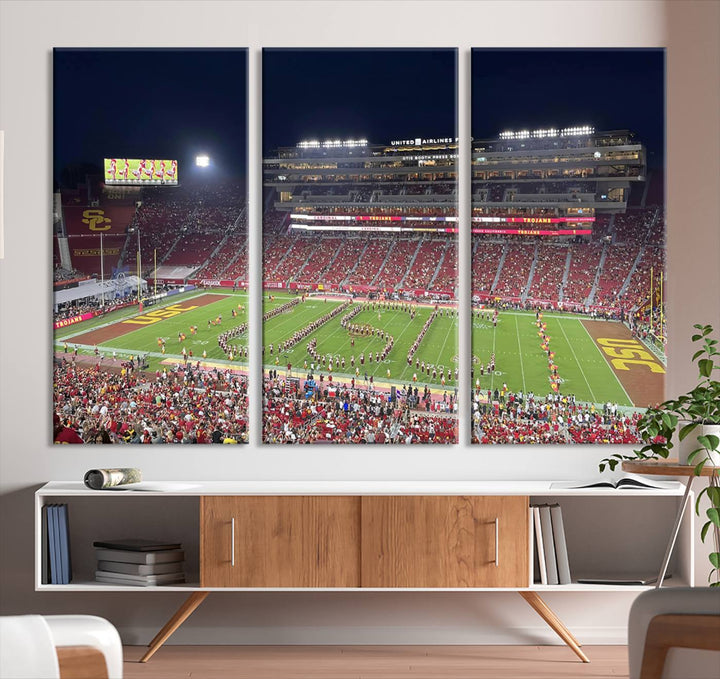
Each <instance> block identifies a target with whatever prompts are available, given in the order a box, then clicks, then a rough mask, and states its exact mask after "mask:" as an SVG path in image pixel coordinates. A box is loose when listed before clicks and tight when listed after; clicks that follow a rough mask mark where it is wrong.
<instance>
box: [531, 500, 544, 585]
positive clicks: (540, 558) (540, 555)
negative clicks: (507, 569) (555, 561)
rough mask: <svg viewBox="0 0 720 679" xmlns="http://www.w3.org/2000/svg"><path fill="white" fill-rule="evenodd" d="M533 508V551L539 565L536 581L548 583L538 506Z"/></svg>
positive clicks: (542, 583)
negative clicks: (535, 553)
mask: <svg viewBox="0 0 720 679" xmlns="http://www.w3.org/2000/svg"><path fill="white" fill-rule="evenodd" d="M532 510H533V524H534V526H535V551H536V552H537V563H538V567H539V571H538V574H537V575H538V581H539V582H540V584H541V585H547V584H548V578H547V566H546V565H545V563H546V562H545V548H544V545H543V537H542V523H541V522H540V507H538V506H534V507H533V508H532Z"/></svg>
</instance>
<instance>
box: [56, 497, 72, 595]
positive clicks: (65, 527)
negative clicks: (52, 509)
mask: <svg viewBox="0 0 720 679" xmlns="http://www.w3.org/2000/svg"><path fill="white" fill-rule="evenodd" d="M57 511H58V528H59V542H60V584H61V585H68V584H70V581H71V580H72V564H71V562H70V525H69V521H68V506H67V505H65V504H62V505H58V507H57Z"/></svg>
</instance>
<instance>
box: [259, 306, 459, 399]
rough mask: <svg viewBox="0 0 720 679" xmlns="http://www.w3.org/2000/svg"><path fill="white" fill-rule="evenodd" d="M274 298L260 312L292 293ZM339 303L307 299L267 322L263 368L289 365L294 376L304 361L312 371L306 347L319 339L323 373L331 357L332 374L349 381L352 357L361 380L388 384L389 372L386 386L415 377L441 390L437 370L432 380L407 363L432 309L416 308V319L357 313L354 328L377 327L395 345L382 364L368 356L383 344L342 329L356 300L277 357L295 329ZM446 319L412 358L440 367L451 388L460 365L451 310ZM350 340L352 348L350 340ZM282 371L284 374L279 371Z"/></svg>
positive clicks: (396, 314) (387, 313)
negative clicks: (283, 342)
mask: <svg viewBox="0 0 720 679" xmlns="http://www.w3.org/2000/svg"><path fill="white" fill-rule="evenodd" d="M273 297H274V299H273V300H272V301H270V300H269V298H268V295H266V296H265V299H264V302H263V311H264V312H268V311H270V310H271V309H273V308H274V307H276V306H279V305H282V304H284V303H286V302H288V301H290V300H291V299H294V298H295V296H294V295H282V294H279V295H276V294H273ZM340 304H341V302H340V301H330V300H328V301H325V300H324V298H319V297H309V298H307V299H306V300H305V301H304V302H302V303H300V304H299V305H297V306H295V307H294V308H293V309H292V310H291V311H289V312H286V313H281V314H279V315H277V316H275V317H273V318H270V319H269V320H268V321H266V322H265V324H264V328H263V345H264V347H265V354H264V357H263V358H264V364H265V366H266V367H268V368H273V367H277V368H286V367H287V364H288V363H290V364H291V365H292V369H293V372H295V371H296V370H297V371H299V372H300V371H304V370H305V364H306V363H307V367H308V369H310V368H311V367H312V364H313V362H314V360H315V359H314V358H313V357H312V356H310V355H309V354H308V353H307V345H308V343H309V342H310V341H311V340H312V339H314V338H316V339H317V348H316V350H317V353H318V354H320V355H324V356H325V357H326V369H324V370H323V372H324V373H327V372H328V371H327V366H328V364H329V361H330V359H331V358H332V360H333V374H334V375H338V376H347V377H348V378H349V377H351V376H353V375H354V374H355V371H354V370H353V368H352V367H351V356H353V355H354V356H355V366H356V367H357V368H358V370H359V373H360V378H361V379H364V377H365V374H366V373H367V375H368V377H369V376H371V375H372V376H373V379H374V380H382V381H388V370H389V371H390V378H389V381H390V382H394V383H398V384H407V383H409V382H410V381H412V378H413V374H415V373H416V374H417V382H418V383H420V384H429V385H431V386H433V385H434V386H437V387H439V386H441V380H440V374H439V372H438V374H437V376H436V378H435V379H434V380H433V379H432V373H431V372H429V371H428V372H426V373H424V374H423V373H422V372H421V370H420V369H418V368H416V367H415V360H413V364H412V367H411V366H409V365H408V363H407V354H408V351H409V349H410V347H411V346H412V344H413V342H415V340H416V338H417V337H418V334H419V333H420V331H421V330H422V328H423V326H424V324H425V321H426V320H427V319H428V317H429V316H430V314H431V313H432V310H433V309H432V307H430V306H427V307H424V306H417V307H416V315H415V318H414V319H411V318H410V315H409V314H408V313H407V312H406V311H402V310H397V309H396V310H391V309H378V308H376V310H375V311H371V310H365V311H361V312H360V313H359V314H358V315H357V316H355V317H354V318H353V319H352V321H351V322H352V323H355V324H368V325H370V326H372V327H374V328H379V329H381V330H383V331H385V332H386V333H389V334H390V335H392V337H393V338H394V340H395V342H394V345H393V349H392V351H390V353H389V354H388V356H387V357H386V359H385V360H384V361H381V363H380V364H379V365H378V363H377V362H376V361H375V358H373V361H372V362H370V361H369V360H368V354H369V352H371V351H372V352H373V355H374V354H375V353H376V352H379V353H381V352H382V350H383V347H384V346H385V340H383V339H382V338H380V337H378V336H375V335H372V336H351V334H350V333H349V332H348V330H347V329H346V328H343V327H342V326H341V324H340V321H341V319H342V317H343V316H344V315H345V314H346V313H348V312H350V311H351V310H352V308H353V307H355V306H361V303H359V302H356V303H354V304H353V306H351V307H349V308H348V309H347V310H345V311H344V312H343V313H340V314H339V315H337V316H336V317H334V318H333V319H331V320H330V321H328V322H327V323H325V324H323V325H321V326H320V327H319V328H317V329H316V330H315V331H314V332H312V333H311V334H310V335H308V336H307V337H305V338H304V339H302V340H301V341H300V342H298V343H297V344H296V345H295V346H293V347H292V348H291V349H290V350H289V351H287V352H285V353H283V354H280V355H278V351H277V347H278V344H279V343H280V342H282V341H284V340H286V339H287V338H288V337H290V336H291V335H292V334H293V333H294V332H295V331H297V330H300V329H302V328H304V327H306V326H307V325H309V324H310V323H312V322H313V321H315V320H316V319H318V318H320V317H321V316H323V315H325V314H327V313H328V312H330V311H332V310H333V309H334V308H336V307H337V306H339V305H340ZM445 314H446V315H442V312H441V315H439V316H438V317H437V318H436V319H435V321H434V322H433V323H432V324H431V325H430V328H429V329H428V331H427V333H426V334H425V337H424V338H423V340H422V342H421V343H420V345H419V347H418V350H417V353H416V357H417V358H418V360H419V361H421V362H422V361H424V362H425V363H426V365H431V366H435V368H436V369H437V370H438V371H439V369H440V366H442V368H443V372H444V373H445V377H446V385H448V386H454V385H455V384H456V381H455V368H456V367H457V366H458V363H457V360H458V349H457V318H455V317H454V316H452V317H451V316H450V314H449V310H448V311H446V312H445ZM353 339H354V345H353V344H352V341H353ZM270 344H272V345H273V354H272V355H271V354H270V350H269V347H270ZM361 353H364V354H365V357H366V360H365V364H364V365H360V361H359V357H360V354H361ZM342 358H344V359H345V368H344V369H343V368H342V367H341V359H342ZM448 369H450V372H451V379H450V380H449V381H448V380H447V370H448ZM283 372H284V371H283Z"/></svg>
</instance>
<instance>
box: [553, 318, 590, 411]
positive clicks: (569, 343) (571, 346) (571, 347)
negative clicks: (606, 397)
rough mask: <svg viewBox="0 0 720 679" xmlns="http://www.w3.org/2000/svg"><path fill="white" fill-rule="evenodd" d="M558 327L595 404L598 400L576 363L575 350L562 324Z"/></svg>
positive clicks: (578, 363)
mask: <svg viewBox="0 0 720 679" xmlns="http://www.w3.org/2000/svg"><path fill="white" fill-rule="evenodd" d="M575 320H576V322H579V321H577V319H575ZM558 325H559V326H560V330H562V334H563V335H564V336H565V341H566V342H567V344H568V346H569V347H570V351H571V352H572V355H573V358H574V359H575V363H577V366H578V368H580V374H581V375H582V376H583V379H584V380H585V384H587V388H588V389H589V390H590V396H592V400H593V401H594V402H595V403H598V400H597V398H596V397H595V392H594V391H593V390H592V387H591V386H590V382H588V378H587V377H586V376H585V371H584V370H583V369H582V365H581V364H580V361H578V357H577V354H576V353H575V349H574V348H573V345H572V343H571V342H570V339H569V338H568V336H567V333H566V332H565V328H564V327H563V324H562V323H558ZM581 325H582V324H581ZM583 327H584V326H583Z"/></svg>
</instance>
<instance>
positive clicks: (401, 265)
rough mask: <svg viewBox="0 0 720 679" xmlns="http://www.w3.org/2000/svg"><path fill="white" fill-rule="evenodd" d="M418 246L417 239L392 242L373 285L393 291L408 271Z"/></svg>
mask: <svg viewBox="0 0 720 679" xmlns="http://www.w3.org/2000/svg"><path fill="white" fill-rule="evenodd" d="M419 245H420V241H419V240H418V239H417V238H411V239H402V240H396V241H394V243H393V247H392V250H390V252H389V254H388V256H387V257H386V259H385V264H384V265H383V266H382V268H381V269H380V271H379V272H378V275H377V277H376V278H375V285H378V286H379V287H381V288H383V289H386V290H393V289H394V288H395V286H397V285H399V284H400V283H401V282H402V280H403V278H405V274H406V273H407V272H408V271H409V270H410V263H411V262H412V261H413V258H414V257H415V253H416V252H417V249H418V247H419Z"/></svg>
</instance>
